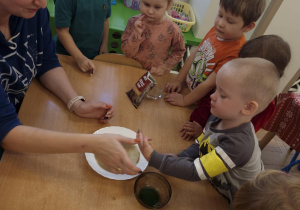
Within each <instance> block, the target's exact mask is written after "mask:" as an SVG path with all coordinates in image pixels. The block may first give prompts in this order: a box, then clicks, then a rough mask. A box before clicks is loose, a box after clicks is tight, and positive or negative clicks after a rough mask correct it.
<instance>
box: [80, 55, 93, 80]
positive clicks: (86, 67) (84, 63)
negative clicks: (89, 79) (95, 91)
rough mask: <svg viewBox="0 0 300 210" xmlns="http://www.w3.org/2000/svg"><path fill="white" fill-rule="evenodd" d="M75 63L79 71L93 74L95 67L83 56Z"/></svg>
mask: <svg viewBox="0 0 300 210" xmlns="http://www.w3.org/2000/svg"><path fill="white" fill-rule="evenodd" d="M76 62H77V65H78V67H79V68H80V70H81V71H83V72H88V73H90V74H91V75H92V74H93V73H94V70H95V65H94V64H93V62H92V61H91V60H90V59H88V58H87V57H85V56H83V57H82V58H80V59H77V60H76Z"/></svg>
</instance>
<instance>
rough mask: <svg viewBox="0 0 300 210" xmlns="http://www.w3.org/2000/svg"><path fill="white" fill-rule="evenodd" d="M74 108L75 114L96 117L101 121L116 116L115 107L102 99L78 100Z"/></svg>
mask: <svg viewBox="0 0 300 210" xmlns="http://www.w3.org/2000/svg"><path fill="white" fill-rule="evenodd" d="M72 110H74V112H75V114H76V115H78V116H80V117H85V118H96V119H99V120H100V122H101V123H106V122H107V120H109V119H111V118H112V117H113V116H114V107H113V106H111V105H109V104H106V103H104V102H102V101H86V102H83V101H80V100H78V101H76V102H75V103H74V104H73V106H72Z"/></svg>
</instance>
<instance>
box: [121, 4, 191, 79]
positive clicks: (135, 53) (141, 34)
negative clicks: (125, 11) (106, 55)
mask: <svg viewBox="0 0 300 210" xmlns="http://www.w3.org/2000/svg"><path fill="white" fill-rule="evenodd" d="M172 3H173V0H141V14H140V15H137V16H134V17H131V18H130V19H129V20H128V23H127V26H126V28H125V31H124V32H123V35H122V51H123V53H124V54H125V55H126V56H128V57H131V58H134V59H135V60H137V61H139V62H140V63H141V64H142V66H143V68H145V69H147V70H150V73H151V74H154V75H162V74H163V73H164V71H165V70H168V71H170V70H171V69H172V68H174V67H175V66H176V65H177V63H178V62H179V61H180V60H181V59H182V57H183V55H184V53H185V46H184V37H183V35H182V32H181V31H180V29H179V27H178V26H177V25H176V24H175V23H174V22H172V20H170V19H168V18H167V17H166V16H165V12H166V11H167V10H169V9H170V7H171V5H172ZM171 50H172V52H170V51H171Z"/></svg>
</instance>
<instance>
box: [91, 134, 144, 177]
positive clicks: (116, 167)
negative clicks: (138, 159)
mask: <svg viewBox="0 0 300 210" xmlns="http://www.w3.org/2000/svg"><path fill="white" fill-rule="evenodd" d="M100 136H101V138H102V139H104V141H102V142H101V145H99V147H97V146H95V152H94V153H97V156H98V157H100V160H101V161H102V163H103V164H104V165H105V166H106V167H108V169H109V171H111V172H113V173H115V174H129V175H135V174H138V173H139V172H141V169H140V168H138V167H136V166H135V165H134V164H133V163H132V162H131V160H130V158H129V157H128V154H127V152H126V150H125V149H124V147H123V146H122V144H121V143H123V144H131V145H133V144H136V143H135V141H134V139H130V138H127V137H124V136H121V135H115V134H100Z"/></svg>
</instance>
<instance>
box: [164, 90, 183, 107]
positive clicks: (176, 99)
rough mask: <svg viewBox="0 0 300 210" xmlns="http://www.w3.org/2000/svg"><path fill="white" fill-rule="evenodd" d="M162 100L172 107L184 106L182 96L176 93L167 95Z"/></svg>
mask: <svg viewBox="0 0 300 210" xmlns="http://www.w3.org/2000/svg"><path fill="white" fill-rule="evenodd" d="M164 100H165V101H166V102H168V103H169V104H171V105H174V106H186V105H185V103H184V95H182V94H179V93H176V92H173V93H168V94H167V95H166V96H165V97H164Z"/></svg>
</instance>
